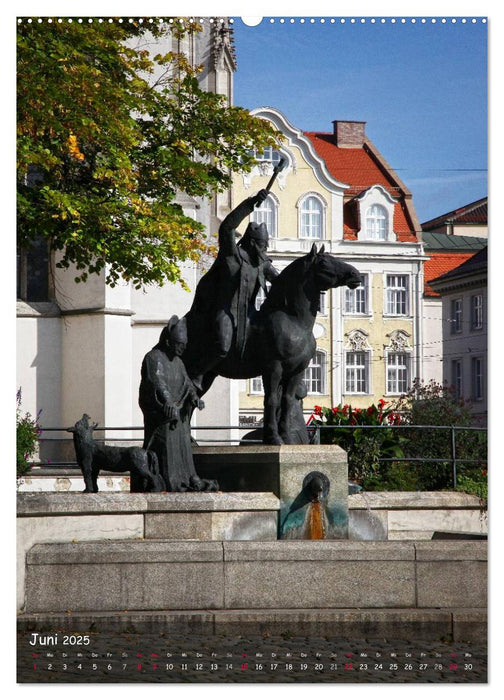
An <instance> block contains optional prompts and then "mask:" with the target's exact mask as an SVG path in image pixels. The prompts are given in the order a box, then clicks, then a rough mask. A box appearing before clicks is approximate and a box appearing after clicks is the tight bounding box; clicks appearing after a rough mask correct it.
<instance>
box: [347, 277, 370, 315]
mask: <svg viewBox="0 0 504 700" xmlns="http://www.w3.org/2000/svg"><path fill="white" fill-rule="evenodd" d="M367 312H368V276H367V275H363V281H362V282H361V284H360V285H359V286H358V287H357V288H356V289H348V287H347V288H346V289H345V313H346V314H352V315H355V316H356V315H360V314H367Z"/></svg>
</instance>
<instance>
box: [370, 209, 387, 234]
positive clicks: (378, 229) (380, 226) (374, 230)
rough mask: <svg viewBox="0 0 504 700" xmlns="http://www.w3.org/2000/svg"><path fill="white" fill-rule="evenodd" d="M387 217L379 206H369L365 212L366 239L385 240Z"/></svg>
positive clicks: (385, 212)
mask: <svg viewBox="0 0 504 700" xmlns="http://www.w3.org/2000/svg"><path fill="white" fill-rule="evenodd" d="M387 229H388V215H387V211H386V209H385V208H384V207H382V206H381V205H380V204H373V205H371V206H370V207H369V208H368V210H367V211H366V238H368V239H371V240H372V241H385V240H387Z"/></svg>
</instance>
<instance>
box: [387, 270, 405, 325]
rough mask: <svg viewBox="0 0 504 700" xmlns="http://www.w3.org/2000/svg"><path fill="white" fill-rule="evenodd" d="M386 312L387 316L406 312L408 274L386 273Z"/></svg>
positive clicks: (403, 314) (400, 314) (402, 314)
mask: <svg viewBox="0 0 504 700" xmlns="http://www.w3.org/2000/svg"><path fill="white" fill-rule="evenodd" d="M385 291H386V306H385V308H386V313H387V314H388V315H389V316H407V314H408V275H387V281H386V290H385Z"/></svg>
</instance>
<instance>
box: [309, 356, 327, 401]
mask: <svg viewBox="0 0 504 700" xmlns="http://www.w3.org/2000/svg"><path fill="white" fill-rule="evenodd" d="M325 375H326V357H325V353H324V352H321V351H320V350H318V351H317V352H316V353H315V356H314V357H313V358H312V359H311V361H310V364H309V365H308V367H307V368H306V369H305V373H304V381H305V383H306V389H307V391H308V393H309V394H325V393H326V376H325Z"/></svg>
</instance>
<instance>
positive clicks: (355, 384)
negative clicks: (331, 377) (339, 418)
mask: <svg viewBox="0 0 504 700" xmlns="http://www.w3.org/2000/svg"><path fill="white" fill-rule="evenodd" d="M368 354H369V353H367V352H347V353H346V358H345V359H346V366H345V393H347V394H367V393H368V366H369V363H368Z"/></svg>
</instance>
